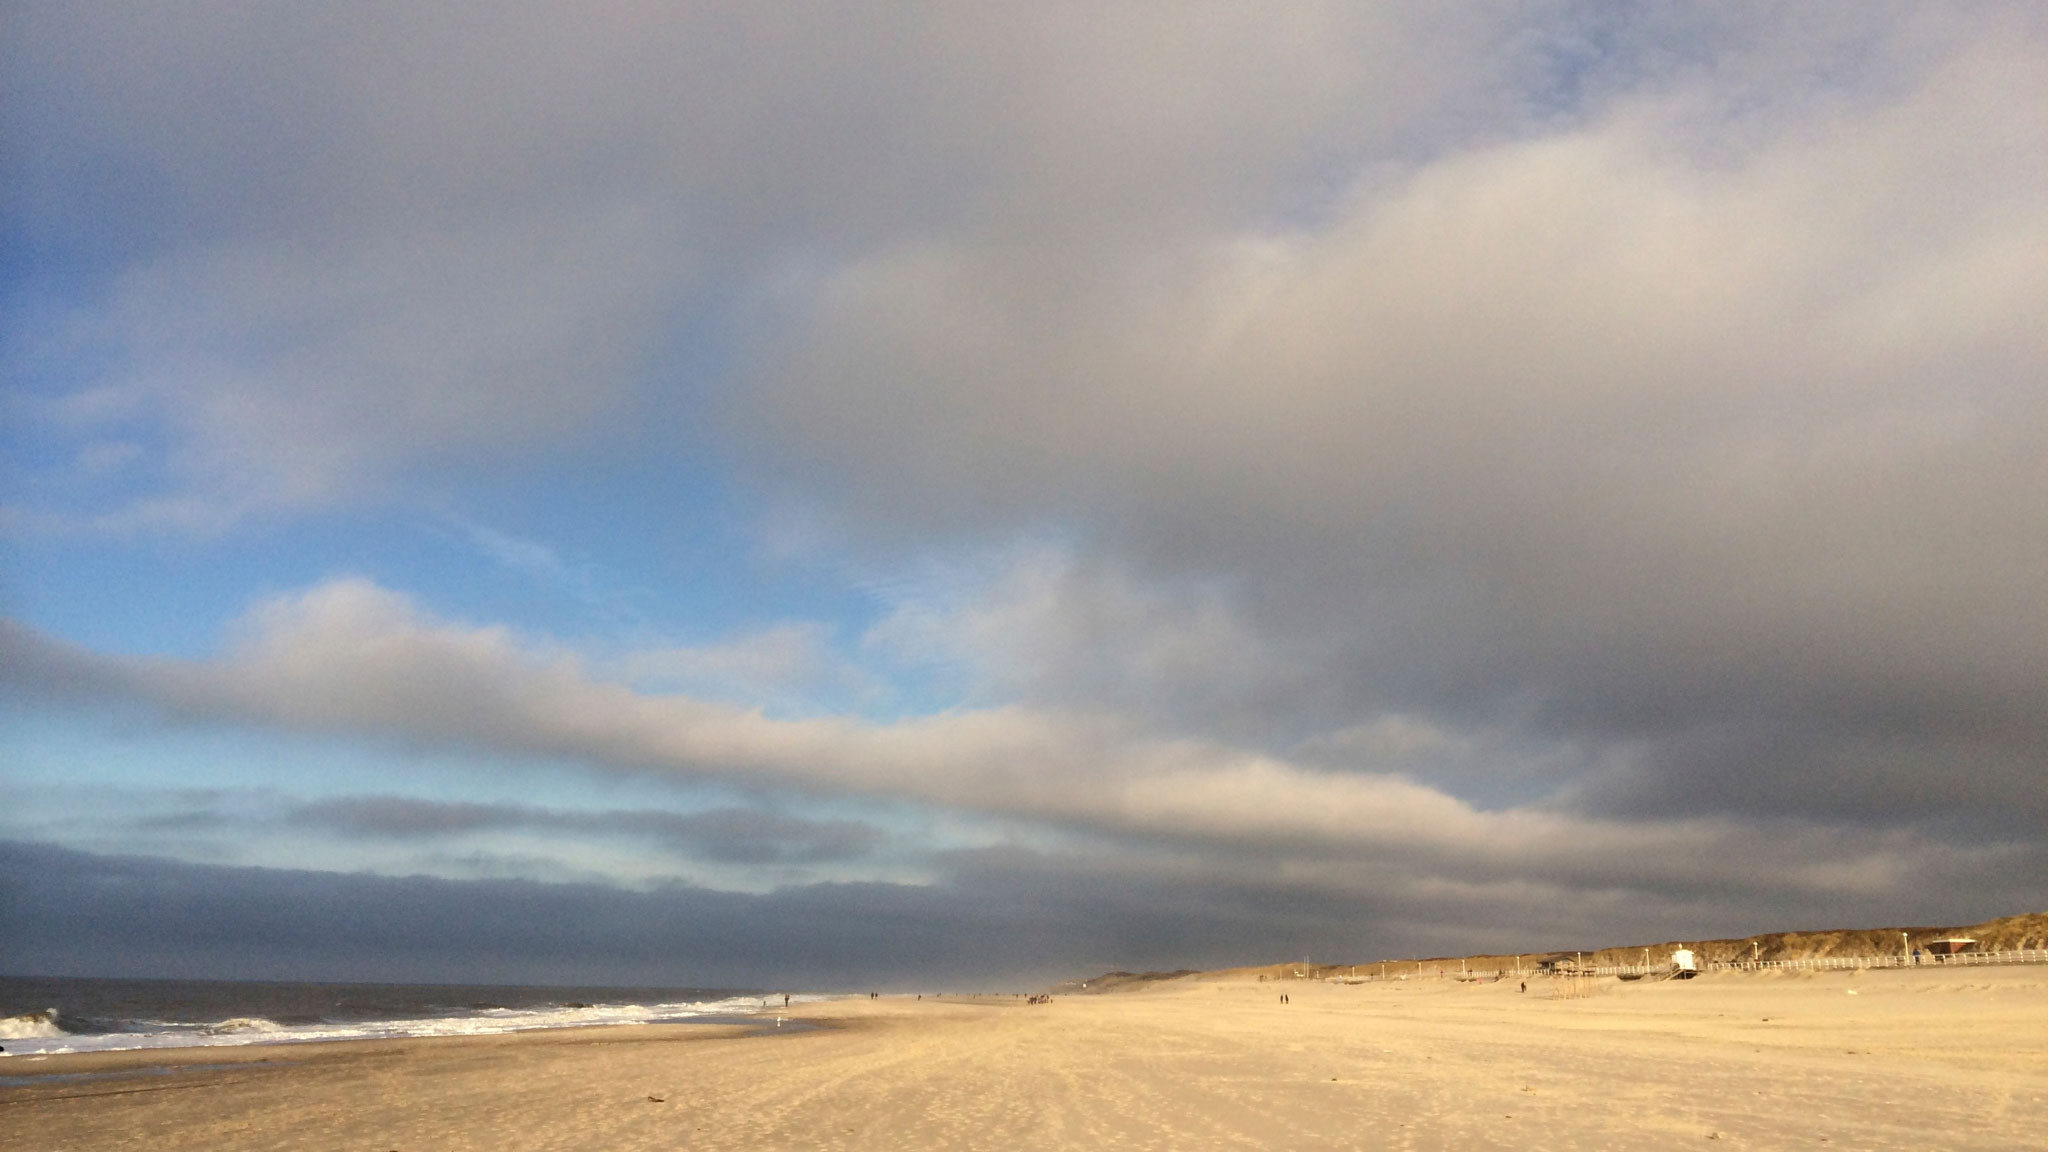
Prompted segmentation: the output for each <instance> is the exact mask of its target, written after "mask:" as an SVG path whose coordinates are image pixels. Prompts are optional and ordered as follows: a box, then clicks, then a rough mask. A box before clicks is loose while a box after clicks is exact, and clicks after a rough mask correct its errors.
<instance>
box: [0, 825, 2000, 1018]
mask: <svg viewBox="0 0 2048 1152" xmlns="http://www.w3.org/2000/svg"><path fill="white" fill-rule="evenodd" d="M2002 898H2004V899H2009V898H2010V894H2009V893H2007V894H2004V895H2003V896H2002V895H2001V893H1999V892H1996V891H1988V892H1986V893H1983V894H1981V895H1979V896H1977V897H1974V898H1970V899H1965V900H1963V901H1962V902H1960V903H1958V902H1957V900H1956V897H1955V895H1954V893H1953V892H1948V893H1930V894H1927V895H1925V896H1922V897H1918V898H1915V899H1914V900H1911V901H1906V902H1901V901H1898V900H1896V899H1894V898H1891V897H1889V896H1886V897H1882V898H1877V899H1868V898H1865V899H1847V900H1835V901H1829V902H1824V903H1813V904H1810V905H1807V906H1804V907H1801V908H1798V909H1795V910H1792V911H1790V912H1786V911H1783V910H1780V911H1777V912H1773V913H1764V912H1761V911H1759V910H1758V909H1755V908H1751V907H1744V906H1743V905H1742V903H1741V902H1740V901H1731V900H1728V899H1727V898H1726V894H1725V893H1715V892H1712V891H1709V890H1705V889H1703V890H1702V891H1701V892H1699V893H1697V894H1696V895H1695V896H1694V897H1692V898H1690V899H1687V900H1683V901H1677V902H1669V901H1667V902H1665V903H1664V904H1663V905H1661V906H1660V907H1659V908H1657V909H1655V910H1651V911H1650V912H1649V913H1648V914H1645V912H1644V910H1642V909H1636V910H1634V911H1633V912H1624V911H1623V910H1622V907H1621V906H1622V905H1625V904H1627V903H1628V902H1629V897H1627V896H1625V895H1616V894H1600V893H1583V894H1580V895H1579V896H1577V897H1576V898H1575V899H1574V900H1572V901H1570V902H1569V903H1566V904H1557V903H1552V902H1550V901H1549V900H1547V899H1546V898H1545V896H1544V893H1543V892H1542V891H1541V890H1540V889H1539V888H1532V887H1528V886H1522V885H1515V884H1506V885H1500V886H1496V887H1494V888H1491V889H1487V888H1476V887H1475V888H1464V887H1459V886H1453V885H1437V886H1434V887H1432V888H1431V889H1430V890H1429V891H1427V892H1423V893H1410V894H1407V895H1401V894H1397V893H1388V892H1382V891H1377V890H1374V889H1373V888H1372V887H1370V886H1367V887H1358V888H1354V889H1352V890H1350V891H1345V890H1343V889H1342V888H1339V887H1333V886H1332V885H1330V884H1328V883H1325V882H1318V881H1316V880H1315V879H1314V878H1312V877H1303V876H1300V875H1298V874H1294V873H1293V872H1292V871H1291V870H1290V869H1288V868H1287V867H1285V866H1284V865H1280V866H1276V867H1274V868H1272V869H1271V870H1270V871H1269V873H1268V874H1267V875H1265V876H1263V877H1261V876H1259V875H1257V874H1256V873H1239V872H1232V871H1228V870H1217V869H1213V868H1205V867H1203V866H1201V865H1199V864H1197V863H1196V862H1195V861H1193V860H1191V859H1188V860H1182V861H1179V862H1173V861H1154V862H1152V863H1150V864H1145V863H1142V862H1141V863H1138V864H1137V865H1136V866H1133V862H1132V861H1129V860H1124V861H1116V860H1105V859H1099V858H1090V857H1087V856H1064V857H1058V856H1048V855H1043V854H1038V853H1031V852H1023V851H1018V850H1006V849H999V850H988V851H980V852H971V853H962V854H956V855H954V856H952V857H950V858H949V859H948V860H947V861H946V876H945V878H944V879H943V880H942V881H941V882H939V883H936V884H933V885H929V886H909V885H893V884H875V883H865V884H814V885H806V886H801V887H792V888H785V889H782V890H779V891H776V892H773V893H769V894H765V895H749V894H741V893H729V892H717V891H711V890H708V889H702V888H691V887H670V888H659V889H655V890H651V891H630V890H623V889H620V888H616V887H611V886H608V885H600V884H546V883H538V882H533V881H524V880H467V881H458V880H445V879H439V878H433V877H423V876H410V877H389V876H373V875H366V874H340V873H332V872H311V871H293V870H285V869H271V868H239V867H224V866H218V865H205V864H192V863H186V862H183V861H176V860H169V859H163V858H156V857H132V856H103V855H93V854H88V853H83V852H77V851H73V850H69V849H64V848H58V847H55V846H52V845H47V844H35V843H23V842H16V841H0V923H4V925H5V926H6V931H5V932H0V970H4V971H7V972H12V973H18V974H34V973H68V974H79V975H108V976H182V977H190V978H240V979H329V980H390V981H442V980H445V981H454V982H478V981H504V982H514V983H519V982H541V983H549V982H552V983H610V984H661V985H673V986H707V985H710V986H742V987H774V986H781V987H797V988H810V989H856V988H862V987H876V988H902V989H920V988H921V989H934V988H952V989H956V990H970V989H982V990H1015V989H1019V988H1033V987H1038V986H1041V985H1043V984H1047V983H1050V982H1052V981H1055V980H1058V979H1064V978H1066V977H1070V976H1077V975H1087V974H1091V973H1093V972H1098V971H1103V970H1106V969H1111V968H1125V969H1134V970H1135V969H1147V968H1154V969H1156V968H1172V967H1183V966H1217V967H1221V966H1226V965H1232V964H1249V963H1269V962H1272V961H1273V960H1275V959H1278V958H1285V957H1290V956H1294V957H1298V956H1311V957H1313V958H1315V959H1318V960H1322V961H1324V962H1331V963H1343V962H1357V963H1370V962H1372V961H1374V960H1379V959H1388V958H1396V957H1401V956H1416V955H1443V954H1457V953H1460V952H1471V951H1506V952H1535V951H1541V950H1545V949H1555V948H1572V947H1594V946H1600V945H1605V944H1613V943H1616V942H1617V940H1618V939H1626V938H1625V937H1624V938H1617V937H1615V936H1614V935H1613V932H1614V925H1615V924H1616V923H1617V922H1625V923H1626V924H1627V926H1628V929H1629V930H1630V931H1631V932H1632V933H1633V934H1634V935H1637V936H1641V937H1642V938H1644V939H1658V938H1667V937H1678V936H1684V935H1698V934H1741V933H1745V932H1756V931H1763V930H1770V929H1780V928H1786V927H1810V926H1812V925H1813V924H1816V923H1822V922H1825V923H1827V924H1854V923H1861V922H1875V921H1877V920H1881V919H1882V918H1883V917H1884V916H1886V915H1888V914H1893V915H1896V914H1901V913H1903V914H1907V915H1908V916H1909V918H1910V916H1911V915H1919V916H1921V917H1922V918H1930V917H1932V918H1938V916H1937V913H1944V912H1945V913H1947V914H1948V915H1950V916H1951V917H1953V916H1956V915H1961V916H1964V917H1966V918H1967V917H1969V916H1974V915H1989V914H1991V913H1993V912H1996V911H2000V910H2002V909H2003V908H2004V907H2007V906H2008V905H2006V904H2002V903H2000V902H1999V901H2000V900H2001V899H2002ZM1787 915H1790V916H1793V917H1795V918H1796V919H1793V920H1789V921H1788V920H1786V919H1783V917H1785V916H1787Z"/></svg>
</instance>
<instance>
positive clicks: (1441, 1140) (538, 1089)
mask: <svg viewBox="0 0 2048 1152" xmlns="http://www.w3.org/2000/svg"><path fill="white" fill-rule="evenodd" d="M1549 987H1550V986H1549V984H1548V983H1547V982H1538V981H1533V980H1532V981H1531V982H1530V985H1529V991H1528V993H1527V994H1522V993H1518V992H1517V991H1516V985H1515V982H1514V981H1512V980H1510V981H1508V982H1505V983H1500V984H1487V985H1469V984H1458V983H1455V982H1452V981H1435V980H1425V981H1410V982H1397V983H1393V984H1376V985H1365V986H1353V987H1347V986H1341V985H1330V984H1318V983H1310V982H1288V984H1286V985H1276V984H1270V983H1268V984H1260V983H1256V982H1251V981H1246V980H1225V979H1217V978H1213V977H1212V978H1202V977H1196V978H1190V979H1182V980H1175V981H1171V982H1168V983H1165V984H1161V985H1157V986H1153V987H1149V988H1146V989H1144V990H1142V991H1136V992H1130V993H1125V994H1115V995H1107V996H1093V997H1070V998H1065V999H1061V1000H1058V1001H1056V1002H1055V1003H1053V1004H1050V1005H1045V1006H1027V1005H1025V1004H1024V1003H1022V1002H1021V1001H1015V1000H1008V999H1004V1000H940V1001H934V1000H925V1001H922V1002H919V1001H916V1000H912V999H910V998H907V997H900V998H888V999H883V1000H880V1001H869V1000H866V999H857V1000H845V1001H837V1002H832V1003H826V1004H818V1005H811V1006H808V1007H807V1008H806V1009H804V1010H803V1011H802V1012H801V1013H800V1015H801V1016H802V1017H804V1018H807V1019H809V1020H814V1021H817V1022H819V1023H820V1024H821V1025H822V1027H819V1028H817V1029H815V1030H810V1031H800V1032H791V1031H788V1030H785V1031H784V1032H783V1033H781V1034H776V1033H775V1032H774V1031H773V1029H772V1028H770V1029H768V1030H767V1034H758V1033H757V1034H754V1035H743V1034H742V1033H743V1032H745V1031H746V1030H745V1029H740V1028H735V1027H730V1026H710V1025H666V1026H644V1027H630V1028H602V1029H585V1030H576V1031H558V1032H545V1033H526V1034H521V1035H514V1036H497V1037H464V1038H450V1039H434V1040H410V1041H401V1042H367V1043H348V1044H318V1045H301V1046H276V1047H269V1048H262V1049H248V1048H245V1049H218V1048H216V1049H203V1050H187V1051H185V1052H182V1053H178V1054H176V1055H175V1056H173V1057H170V1058H168V1060H174V1061H179V1062H183V1063H184V1064H185V1065H189V1066H186V1067H179V1068H176V1069H174V1070H172V1071H169V1072H164V1071H161V1068H162V1066H163V1065H165V1064H166V1063H167V1057H166V1056H165V1055H164V1054H163V1053H155V1054H132V1053H131V1054H103V1055H98V1056H72V1057H63V1056H54V1057H49V1058H46V1059H43V1060H40V1061H37V1060H32V1059H29V1058H9V1059H6V1060H4V1061H0V1076H7V1077H19V1076H22V1075H24V1074H29V1073H36V1074H41V1073H57V1072H68V1073H80V1072H92V1073H99V1072H108V1071H117V1070H127V1071H129V1072H131V1073H136V1074H128V1075H120V1076H113V1077H106V1078H95V1079H74V1080H62V1081H48V1082H44V1083H40V1084H36V1085H32V1086H12V1087H6V1088H0V1147H4V1148H7V1149H10V1150H19V1152H29V1150H32V1149H79V1150H85V1149H93V1150H99V1149H120V1148H148V1149H183V1148H192V1149H201V1148H203V1149H209V1150H218V1149H235V1148H252V1149H253V1148H262V1149H290V1148H304V1149H350V1150H359V1152H386V1150H391V1149H398V1150H401V1152H439V1150H444V1149H470V1148H476V1149H510V1148H532V1149H643V1148H645V1149H654V1148H777V1149H779V1148H798V1149H800V1148H887V1149H920V1148H934V1149H938V1148H948V1149H950V1148H986V1149H1015V1148H1158V1149H1186V1148H1226V1147H1227V1148H1245V1147H1249V1148H1287V1149H1307V1148H1450V1149H1467V1148H1527V1149H1542V1148H1601V1149H1609V1148H1611V1149H1655V1148H1664V1147H1669V1146H1678V1147H1703V1146H1709V1145H1705V1144H1703V1143H1702V1142H1705V1141H1712V1140H1718V1141H1719V1143H1715V1144H1712V1145H1710V1146H1712V1147H1750V1148H1773V1149H1775V1148H1908V1147H1913V1148H1929V1147H1967V1148H1973V1149H1984V1148H2014V1149H2018V1148H2025V1149H2040V1148H2043V1147H2048V969H2044V968H2036V967H2026V968H2003V969H1973V970H1967V971H1965V970H1960V969H1958V970H1951V971H1896V970H1895V971H1873V972H1864V973H1848V972H1841V973H1822V974H1813V975H1782V974H1749V973H1715V974H1711V975H1708V976H1704V977H1702V978H1700V979H1698V980H1694V981H1690V982H1685V983H1676V982H1673V983H1647V982H1646V983H1638V984H1620V983H1616V982H1614V981H1612V980H1609V981H1606V982H1602V983H1598V984H1596V985H1595V988H1594V992H1593V995H1591V996H1589V997H1588V998H1586V999H1583V1000H1553V999H1549V998H1547V996H1546V992H1547V991H1548V990H1549ZM1283 990H1284V991H1286V992H1287V993H1288V994H1289V995H1290V996H1291V998H1292V1001H1293V1002H1292V1003H1291V1004H1285V1005H1283V1004H1281V1003H1280V1002H1279V993H1280V992H1281V991H1283ZM1851 993H1853V995H1852V994H1851ZM771 1023H772V1020H771ZM209 1065H210V1066H211V1067H208V1066H209ZM222 1065H224V1066H222ZM151 1067H155V1068H157V1069H159V1070H157V1071H150V1072H142V1071H141V1070H142V1069H146V1068H151ZM651 1097H659V1098H660V1099H659V1100H655V1099H650V1098H651Z"/></svg>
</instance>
